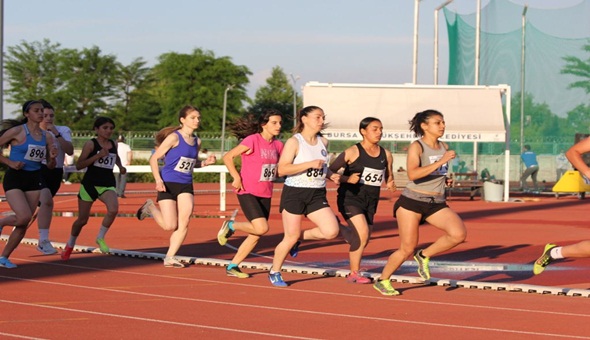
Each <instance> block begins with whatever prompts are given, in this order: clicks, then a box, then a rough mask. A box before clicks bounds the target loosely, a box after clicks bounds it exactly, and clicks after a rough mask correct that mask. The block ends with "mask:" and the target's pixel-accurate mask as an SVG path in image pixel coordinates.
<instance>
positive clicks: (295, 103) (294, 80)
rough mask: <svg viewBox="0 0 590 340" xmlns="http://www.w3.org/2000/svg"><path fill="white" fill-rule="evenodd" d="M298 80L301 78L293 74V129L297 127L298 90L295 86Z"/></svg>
mask: <svg viewBox="0 0 590 340" xmlns="http://www.w3.org/2000/svg"><path fill="white" fill-rule="evenodd" d="M298 79H299V76H294V75H293V73H291V80H292V81H293V128H295V125H297V88H296V87H295V84H296V83H297V80H298Z"/></svg>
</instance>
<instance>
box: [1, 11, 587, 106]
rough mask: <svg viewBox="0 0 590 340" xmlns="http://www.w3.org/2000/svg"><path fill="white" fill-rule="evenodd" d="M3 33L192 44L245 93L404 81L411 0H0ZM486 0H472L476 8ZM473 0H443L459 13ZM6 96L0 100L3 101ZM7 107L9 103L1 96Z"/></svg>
mask: <svg viewBox="0 0 590 340" xmlns="http://www.w3.org/2000/svg"><path fill="white" fill-rule="evenodd" d="M0 1H3V2H4V19H3V38H4V40H3V42H4V51H6V47H7V46H14V45H18V44H19V43H21V42H23V41H27V42H33V41H42V40H43V39H49V40H50V41H51V42H52V43H59V44H60V45H61V46H62V47H63V48H76V49H82V48H90V47H93V46H98V47H99V48H100V49H101V51H102V52H103V53H104V54H112V55H115V56H116V57H117V60H118V61H120V62H122V63H123V64H128V63H130V62H131V61H132V60H134V59H136V58H139V57H141V58H143V59H144V60H145V61H147V63H148V65H149V66H152V65H154V64H155V63H156V62H157V57H158V56H159V55H161V54H163V53H167V52H177V53H191V52H192V51H193V50H194V49H195V48H201V49H204V50H209V51H212V52H213V53H214V54H215V56H216V57H224V56H228V57H230V58H231V59H232V61H233V63H234V64H236V65H244V66H247V67H248V68H249V69H250V71H251V72H252V73H253V74H252V76H251V77H250V85H249V87H248V94H249V96H250V97H253V96H254V93H255V91H256V89H257V88H258V87H259V86H261V85H264V84H265V81H266V79H267V78H268V77H269V76H270V74H271V70H272V68H273V67H275V66H279V67H281V68H282V69H283V71H284V72H285V73H286V74H287V75H289V76H290V75H291V74H292V78H291V76H290V80H291V81H293V79H295V80H296V82H295V85H296V88H297V89H298V91H299V92H300V89H301V87H302V86H303V85H304V84H305V83H307V82H309V81H319V82H322V83H330V82H331V83H372V84H404V83H411V82H412V80H413V60H414V59H413V50H414V48H413V43H414V6H415V1H414V0H364V1H352V0H298V1H289V2H287V1H277V0H225V1H216V0H169V1H163V0H100V1H99V0H84V1H80V0H51V1H48V0H0ZM511 1H512V2H513V3H516V4H521V5H522V4H525V3H527V4H528V5H529V7H536V8H555V7H567V6H568V5H569V6H571V5H573V4H577V3H579V2H580V1H581V0H511ZM444 2H445V1H444V0H421V1H420V2H419V20H418V42H419V43H418V54H417V55H418V63H417V83H418V84H432V83H433V80H434V60H433V50H434V11H435V8H437V7H438V6H440V5H441V4H442V3H444ZM488 2H489V0H481V4H482V7H484V6H485V5H486V4H487V3H488ZM476 3H477V2H476V0H454V1H453V2H452V3H451V4H449V5H448V8H449V9H450V10H452V11H455V12H459V13H462V14H466V13H474V12H475V11H476ZM444 20H445V19H444V15H443V12H442V11H441V12H440V16H439V73H438V75H439V83H445V82H446V80H447V72H448V48H447V46H448V44H447V38H446V34H447V32H446V26H445V23H444ZM4 101H6V99H5V100H4ZM4 107H5V111H4V112H7V113H8V112H10V111H13V110H14V107H7V105H6V104H5V105H4Z"/></svg>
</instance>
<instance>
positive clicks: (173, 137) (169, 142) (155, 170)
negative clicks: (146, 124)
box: [150, 133, 178, 191]
mask: <svg viewBox="0 0 590 340" xmlns="http://www.w3.org/2000/svg"><path fill="white" fill-rule="evenodd" d="M177 145H178V135H177V134H175V133H171V134H169V135H168V136H167V137H166V138H165V139H164V141H163V142H162V144H160V146H158V148H157V149H156V151H154V153H153V154H152V156H151V157H150V168H151V170H152V175H153V176H154V179H155V180H156V190H157V191H166V187H165V186H164V181H163V180H162V176H161V175H160V167H159V166H158V159H160V158H162V157H164V156H165V155H166V153H167V152H168V150H170V149H172V148H173V147H175V146H177Z"/></svg>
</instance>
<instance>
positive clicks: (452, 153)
mask: <svg viewBox="0 0 590 340" xmlns="http://www.w3.org/2000/svg"><path fill="white" fill-rule="evenodd" d="M456 156H457V154H456V153H455V151H454V150H447V151H446V152H445V154H444V155H443V156H442V159H441V160H442V161H443V162H445V163H446V162H448V161H450V160H451V159H453V158H455V157H456Z"/></svg>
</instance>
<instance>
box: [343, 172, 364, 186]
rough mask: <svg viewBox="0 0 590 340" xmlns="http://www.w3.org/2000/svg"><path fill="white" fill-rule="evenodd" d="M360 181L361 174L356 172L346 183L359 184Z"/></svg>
mask: <svg viewBox="0 0 590 340" xmlns="http://www.w3.org/2000/svg"><path fill="white" fill-rule="evenodd" d="M360 179H361V173H360V172H355V173H354V174H350V176H348V179H347V180H346V183H350V184H357V183H358V182H359V180H360Z"/></svg>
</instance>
